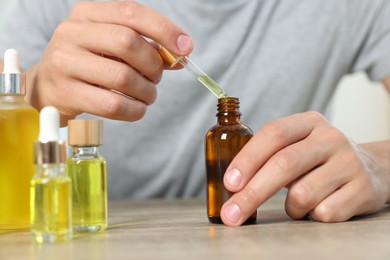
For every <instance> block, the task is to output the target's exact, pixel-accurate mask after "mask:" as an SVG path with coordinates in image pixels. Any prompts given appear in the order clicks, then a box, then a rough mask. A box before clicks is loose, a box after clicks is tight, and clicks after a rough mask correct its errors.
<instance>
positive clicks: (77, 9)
mask: <svg viewBox="0 0 390 260" xmlns="http://www.w3.org/2000/svg"><path fill="white" fill-rule="evenodd" d="M88 5H89V4H88V3H87V2H85V1H78V2H77V3H76V4H75V5H74V6H73V8H72V10H71V12H70V15H69V17H70V18H77V17H79V16H80V15H81V14H83V13H84V10H86V9H87V8H88Z"/></svg>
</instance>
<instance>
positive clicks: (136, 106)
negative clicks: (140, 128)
mask: <svg viewBox="0 0 390 260" xmlns="http://www.w3.org/2000/svg"><path fill="white" fill-rule="evenodd" d="M146 109H147V107H146V105H145V104H144V103H142V102H139V101H134V102H132V104H131V106H130V107H129V105H128V103H127V102H123V97H122V96H121V95H113V96H112V97H111V98H107V99H106V105H105V111H104V115H105V116H106V117H108V118H112V119H121V120H127V121H137V120H140V119H141V118H143V117H144V116H145V114H146Z"/></svg>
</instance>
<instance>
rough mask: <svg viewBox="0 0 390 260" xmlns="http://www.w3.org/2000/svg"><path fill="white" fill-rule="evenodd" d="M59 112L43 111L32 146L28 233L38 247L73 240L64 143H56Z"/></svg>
mask: <svg viewBox="0 0 390 260" xmlns="http://www.w3.org/2000/svg"><path fill="white" fill-rule="evenodd" d="M59 124H60V120H59V112H58V110H57V109H56V108H54V107H45V108H43V109H42V111H41V113H40V134H39V139H38V141H37V142H35V164H36V174H35V175H34V177H33V178H32V179H31V189H30V192H31V202H30V209H31V232H32V234H33V236H34V238H35V240H36V241H37V242H38V243H45V242H49V243H53V242H57V241H65V240H70V239H71V238H72V197H71V192H72V190H71V181H70V178H69V176H68V175H67V174H66V141H64V140H59Z"/></svg>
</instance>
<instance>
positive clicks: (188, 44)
mask: <svg viewBox="0 0 390 260" xmlns="http://www.w3.org/2000/svg"><path fill="white" fill-rule="evenodd" d="M176 44H177V48H179V50H180V51H182V52H186V51H189V50H190V49H191V48H192V39H191V37H189V36H188V35H185V34H180V35H179V37H178V38H177V42H176Z"/></svg>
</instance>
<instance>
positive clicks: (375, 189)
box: [221, 112, 390, 226]
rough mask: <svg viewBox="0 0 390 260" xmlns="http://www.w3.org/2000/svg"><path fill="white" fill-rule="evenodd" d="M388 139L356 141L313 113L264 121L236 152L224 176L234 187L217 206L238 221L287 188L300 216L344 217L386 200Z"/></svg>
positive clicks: (226, 218) (230, 221)
mask: <svg viewBox="0 0 390 260" xmlns="http://www.w3.org/2000/svg"><path fill="white" fill-rule="evenodd" d="M389 175H390V142H378V143H372V144H365V145H361V146H359V145H357V144H355V143H354V142H353V141H352V140H349V139H347V138H346V137H345V136H344V135H343V134H342V133H341V132H340V131H339V130H338V129H336V128H334V127H333V126H331V125H330V124H329V123H328V122H327V121H326V119H325V118H324V117H323V116H322V115H320V114H319V113H317V112H306V113H302V114H296V115H292V116H289V117H286V118H282V119H279V120H275V121H273V122H270V123H269V124H267V125H265V126H264V127H263V128H262V129H260V131H258V132H257V133H256V134H255V136H254V137H253V138H252V139H251V140H250V141H249V142H248V143H247V145H246V146H245V147H244V148H243V149H242V150H241V151H240V153H239V154H238V155H237V156H236V157H235V159H234V160H233V161H232V163H231V164H230V166H229V168H228V169H227V171H226V174H225V177H224V184H225V186H226V188H227V189H228V190H230V191H232V192H236V193H235V194H234V195H233V196H232V197H231V198H230V199H229V200H228V201H227V202H226V203H225V204H224V206H223V207H222V213H221V218H222V220H223V222H224V223H225V224H226V225H229V226H237V225H241V224H242V223H243V222H244V221H245V220H246V219H247V218H248V216H249V215H250V214H252V213H253V211H254V210H255V209H256V208H258V207H259V206H260V205H261V204H263V203H264V202H265V201H266V200H268V199H269V198H270V197H271V196H273V195H274V194H275V193H277V192H278V191H279V190H280V189H281V188H283V187H287V189H288V193H287V198H286V202H285V209H286V212H287V214H288V215H289V216H291V217H292V218H294V219H301V218H304V217H305V216H307V215H310V217H311V218H312V219H315V220H318V221H323V222H337V221H345V220H348V219H349V218H351V217H353V216H355V215H361V214H367V213H371V212H375V211H377V210H379V209H381V208H382V207H383V206H384V205H385V203H387V202H389V201H390V195H389V194H390V192H389V190H390V176H389Z"/></svg>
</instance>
